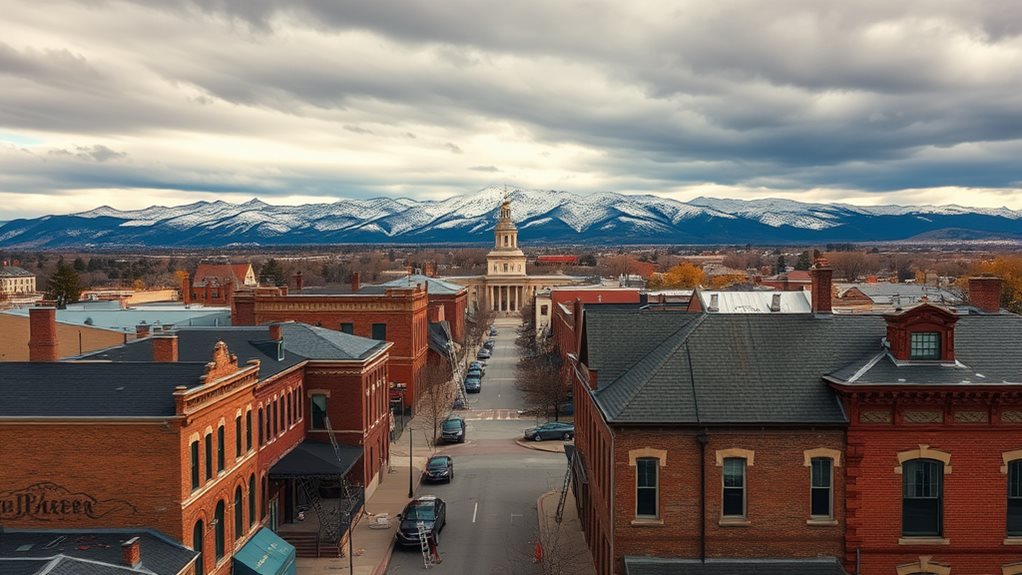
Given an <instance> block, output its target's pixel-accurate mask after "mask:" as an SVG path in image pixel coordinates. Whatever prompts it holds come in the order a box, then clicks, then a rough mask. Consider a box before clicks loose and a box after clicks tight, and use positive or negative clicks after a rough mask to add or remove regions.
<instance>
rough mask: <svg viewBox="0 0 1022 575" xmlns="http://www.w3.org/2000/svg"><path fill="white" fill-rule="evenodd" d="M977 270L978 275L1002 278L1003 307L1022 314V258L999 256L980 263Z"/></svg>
mask: <svg viewBox="0 0 1022 575" xmlns="http://www.w3.org/2000/svg"><path fill="white" fill-rule="evenodd" d="M976 268H977V269H976V270H975V271H976V275H978V274H988V275H993V276H997V277H999V278H1001V282H1002V283H1001V307H1003V308H1005V309H1007V310H1008V311H1011V312H1013V313H1022V256H1018V255H1003V256H998V257H996V258H994V259H993V260H990V261H985V262H980V263H979V264H978V265H977V266H976Z"/></svg>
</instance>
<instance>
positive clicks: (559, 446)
mask: <svg viewBox="0 0 1022 575" xmlns="http://www.w3.org/2000/svg"><path fill="white" fill-rule="evenodd" d="M515 443H517V444H518V445H520V446H522V447H524V448H526V449H532V450H534V451H544V452H546V453H564V444H563V443H553V442H536V441H526V440H524V439H516V440H515ZM543 445H549V446H551V447H550V448H546V447H542V446H543Z"/></svg>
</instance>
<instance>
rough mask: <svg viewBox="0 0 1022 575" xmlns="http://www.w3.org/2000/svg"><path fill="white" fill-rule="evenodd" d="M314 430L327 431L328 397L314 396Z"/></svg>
mask: <svg viewBox="0 0 1022 575" xmlns="http://www.w3.org/2000/svg"><path fill="white" fill-rule="evenodd" d="M312 429H326V396H325V395H322V394H318V393H317V394H314V395H313V396H312Z"/></svg>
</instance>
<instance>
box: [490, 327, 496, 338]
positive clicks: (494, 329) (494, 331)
mask: <svg viewBox="0 0 1022 575" xmlns="http://www.w3.org/2000/svg"><path fill="white" fill-rule="evenodd" d="M496 335H497V328H495V327H490V337H496Z"/></svg>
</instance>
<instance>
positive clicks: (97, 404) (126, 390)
mask: <svg viewBox="0 0 1022 575" xmlns="http://www.w3.org/2000/svg"><path fill="white" fill-rule="evenodd" d="M204 374H205V363H199V362H194V363H192V362H187V363H186V362H181V363H173V364H167V363H161V364H157V363H113V364H111V363H65V362H54V363H29V362H6V363H5V362H0V397H3V401H0V417H19V416H21V417H25V416H28V417H95V416H114V417H163V416H172V415H174V412H175V406H174V396H173V395H172V394H173V392H174V388H175V387H176V386H179V385H185V386H188V387H198V386H199V385H200V382H199V378H200V377H201V376H202V375H204ZM5 537H6V536H5Z"/></svg>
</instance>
